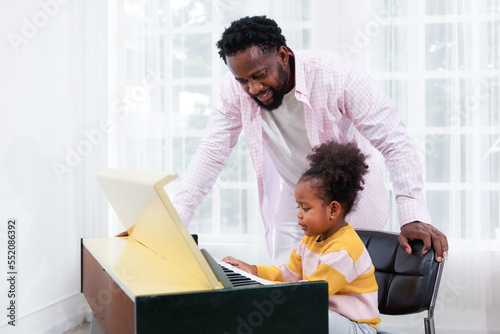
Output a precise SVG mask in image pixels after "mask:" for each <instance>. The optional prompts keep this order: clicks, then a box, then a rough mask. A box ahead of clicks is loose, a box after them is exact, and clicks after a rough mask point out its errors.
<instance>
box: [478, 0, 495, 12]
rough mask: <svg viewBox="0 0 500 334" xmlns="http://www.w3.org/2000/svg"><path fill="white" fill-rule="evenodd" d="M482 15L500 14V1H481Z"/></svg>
mask: <svg viewBox="0 0 500 334" xmlns="http://www.w3.org/2000/svg"><path fill="white" fill-rule="evenodd" d="M479 8H480V10H481V13H493V14H498V13H500V0H479Z"/></svg>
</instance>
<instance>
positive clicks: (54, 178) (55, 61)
mask: <svg viewBox="0 0 500 334" xmlns="http://www.w3.org/2000/svg"><path fill="white" fill-rule="evenodd" d="M93 3H95V2H94V1H85V4H83V1H82V2H80V1H71V0H64V1H63V0H39V1H37V0H23V1H2V2H1V4H0V22H2V25H1V27H0V88H1V89H0V109H1V111H0V115H1V116H0V208H1V210H0V268H1V270H0V309H1V310H3V311H0V333H62V332H64V331H65V330H67V329H69V328H71V327H73V326H75V325H77V324H78V323H80V322H82V321H83V320H84V319H85V318H88V317H89V314H90V313H89V309H88V306H87V304H86V302H85V300H84V298H83V296H82V295H81V294H80V238H81V237H82V236H93V235H101V236H102V235H105V233H106V231H107V229H106V224H102V227H99V224H93V223H92V222H95V221H96V220H99V219H103V213H104V214H105V210H102V209H103V208H102V205H97V206H94V203H93V202H94V200H95V198H96V196H97V198H99V197H98V196H101V195H100V194H99V192H98V191H96V190H95V189H94V186H93V183H92V181H91V178H92V175H93V172H94V171H95V170H96V169H98V168H99V167H102V163H99V161H104V163H105V162H106V161H105V159H102V156H103V155H105V151H106V138H105V136H104V135H102V136H101V137H100V136H99V134H98V133H97V132H95V131H93V130H95V129H97V128H98V127H97V125H96V123H95V120H96V119H98V118H99V115H100V114H101V113H102V112H105V108H102V109H99V106H100V103H101V104H102V101H101V102H98V101H100V96H95V95H96V92H95V91H90V90H88V89H87V87H89V86H88V85H87V83H88V80H90V78H91V77H92V76H93V75H94V74H95V73H97V72H98V67H97V65H96V64H98V61H97V60H96V57H100V56H101V55H102V57H104V58H105V56H106V54H105V52H104V51H105V50H104V51H103V50H101V52H97V50H96V46H95V43H94V44H93V45H89V41H90V40H92V36H90V34H92V26H94V27H95V26H96V25H98V24H100V18H102V16H100V13H94V12H92V11H91V9H92V8H95V6H94V7H93ZM90 20H92V21H93V24H89V21H90ZM84 69H85V71H84ZM104 73H106V72H104ZM105 77H106V74H104V78H105ZM99 85H105V82H104V83H97V87H99ZM105 93H106V92H105V91H104V92H103V94H105ZM99 94H100V93H97V95H99ZM104 107H105V105H104ZM89 134H93V136H94V137H90V139H89V136H90V135H89ZM89 143H90V145H89ZM71 152H72V153H71ZM75 152H76V154H75ZM78 152H80V153H81V154H78ZM54 164H55V165H54ZM54 166H57V167H58V168H59V173H56V172H55V169H54ZM89 180H90V182H89ZM104 209H105V208H104ZM9 218H16V219H17V230H16V231H17V250H16V260H17V263H16V268H15V270H16V272H17V275H16V281H17V282H16V284H17V286H16V289H15V290H16V323H15V324H16V327H13V326H10V325H8V324H7V321H8V320H9V319H8V318H7V317H6V315H7V310H6V308H7V307H8V305H9V304H8V303H9V302H10V299H9V298H8V296H7V294H8V289H9V286H8V284H7V281H6V276H7V269H6V267H7V221H8V219H9ZM105 218H106V216H104V219H105ZM103 223H104V221H103ZM92 225H96V226H97V227H95V228H94V227H92Z"/></svg>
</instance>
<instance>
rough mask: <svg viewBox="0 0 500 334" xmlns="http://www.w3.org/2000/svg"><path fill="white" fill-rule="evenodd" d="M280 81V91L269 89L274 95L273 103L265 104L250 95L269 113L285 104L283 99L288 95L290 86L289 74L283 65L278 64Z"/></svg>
mask: <svg viewBox="0 0 500 334" xmlns="http://www.w3.org/2000/svg"><path fill="white" fill-rule="evenodd" d="M278 79H279V84H280V86H278V89H274V88H272V87H269V90H270V91H271V92H272V93H273V97H272V100H273V101H272V102H271V103H263V102H261V101H260V100H259V99H258V98H257V97H255V95H250V97H251V98H252V99H254V101H255V102H257V104H258V105H259V106H260V107H261V108H262V109H265V110H267V111H272V110H274V109H277V108H278V107H279V106H281V104H282V103H283V98H284V97H285V94H286V86H287V84H288V73H287V72H286V71H285V69H284V68H283V66H282V65H281V64H278Z"/></svg>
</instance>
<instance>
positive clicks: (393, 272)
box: [356, 230, 444, 334]
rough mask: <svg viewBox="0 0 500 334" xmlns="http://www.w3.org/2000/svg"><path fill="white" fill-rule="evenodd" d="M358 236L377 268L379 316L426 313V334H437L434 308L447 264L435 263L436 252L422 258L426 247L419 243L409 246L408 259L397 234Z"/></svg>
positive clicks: (430, 252)
mask: <svg viewBox="0 0 500 334" xmlns="http://www.w3.org/2000/svg"><path fill="white" fill-rule="evenodd" d="M356 232H357V233H358V235H359V237H360V238H361V240H362V241H363V243H364V244H365V246H366V248H367V249H368V253H370V256H371V258H372V262H373V265H374V266H375V277H376V279H377V284H378V289H379V290H378V304H379V305H378V309H379V311H380V313H381V314H388V315H403V314H412V313H419V312H422V311H425V310H427V311H428V316H427V318H425V319H424V327H425V333H426V334H435V328H434V306H435V305H436V298H437V293H438V289H439V283H440V281H441V274H442V271H443V265H444V263H443V262H441V263H439V262H436V261H435V260H434V250H433V249H430V250H429V251H428V252H427V254H425V255H423V254H422V248H423V246H424V244H423V242H422V241H421V240H417V241H412V242H410V245H411V247H412V254H411V255H408V254H407V253H406V252H405V251H404V250H403V249H401V248H400V246H399V241H398V234H395V233H390V232H381V231H370V230H356ZM378 333H386V332H378ZM386 334H387V333H386Z"/></svg>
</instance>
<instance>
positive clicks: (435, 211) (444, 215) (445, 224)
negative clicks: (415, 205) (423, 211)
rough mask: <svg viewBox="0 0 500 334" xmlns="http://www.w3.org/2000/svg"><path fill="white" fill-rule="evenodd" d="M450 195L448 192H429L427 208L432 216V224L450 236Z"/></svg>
mask: <svg viewBox="0 0 500 334" xmlns="http://www.w3.org/2000/svg"><path fill="white" fill-rule="evenodd" d="M449 200H450V194H449V192H447V191H428V192H427V206H428V207H429V212H430V214H431V219H432V224H433V225H434V226H436V227H437V228H438V229H439V230H440V231H441V232H443V233H444V234H446V235H449V233H450V232H449V231H450V227H449V224H450V222H449V216H450V207H449V206H450V205H449Z"/></svg>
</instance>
